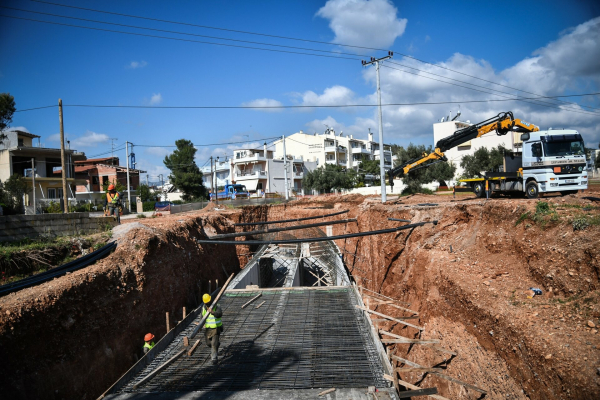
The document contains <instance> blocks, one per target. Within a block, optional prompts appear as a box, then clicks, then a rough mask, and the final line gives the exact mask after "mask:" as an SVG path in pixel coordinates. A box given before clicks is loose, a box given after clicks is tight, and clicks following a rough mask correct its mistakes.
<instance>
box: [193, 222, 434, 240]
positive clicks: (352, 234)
mask: <svg viewBox="0 0 600 400" xmlns="http://www.w3.org/2000/svg"><path fill="white" fill-rule="evenodd" d="M437 223H438V222H437V221H431V222H417V223H415V224H408V225H403V226H400V227H398V228H390V229H380V230H377V231H368V232H358V233H349V234H347V235H338V236H325V237H318V238H303V239H286V240H264V241H263V240H239V241H238V240H206V239H196V242H197V243H198V244H233V245H244V246H247V245H262V244H291V243H309V242H325V241H328V240H338V239H348V238H353V237H360V236H371V235H381V234H384V233H392V232H397V231H402V230H405V229H412V228H416V227H419V226H423V225H425V224H433V225H437Z"/></svg>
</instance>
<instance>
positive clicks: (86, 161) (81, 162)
mask: <svg viewBox="0 0 600 400" xmlns="http://www.w3.org/2000/svg"><path fill="white" fill-rule="evenodd" d="M112 160H117V163H118V162H119V161H118V160H119V157H104V158H88V159H87V160H82V161H75V164H88V163H97V164H100V163H103V162H105V161H112Z"/></svg>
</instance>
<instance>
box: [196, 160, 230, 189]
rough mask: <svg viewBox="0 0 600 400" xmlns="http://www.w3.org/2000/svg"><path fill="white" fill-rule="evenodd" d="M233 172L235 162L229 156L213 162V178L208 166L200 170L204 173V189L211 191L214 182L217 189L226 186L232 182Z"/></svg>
mask: <svg viewBox="0 0 600 400" xmlns="http://www.w3.org/2000/svg"><path fill="white" fill-rule="evenodd" d="M232 170H233V162H232V161H231V156H227V157H225V158H224V159H220V158H219V159H217V160H214V161H213V167H212V176H211V167H210V165H206V166H204V167H202V168H201V169H200V171H201V172H202V183H204V187H206V188H207V189H210V188H211V187H212V184H213V180H214V182H215V183H216V187H217V188H218V187H219V186H225V185H226V184H230V183H231V182H232Z"/></svg>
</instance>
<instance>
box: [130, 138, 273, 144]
mask: <svg viewBox="0 0 600 400" xmlns="http://www.w3.org/2000/svg"><path fill="white" fill-rule="evenodd" d="M274 138H277V137H276V136H273V137H267V138H258V139H253V140H244V141H241V142H227V143H210V144H193V143H192V145H193V146H194V147H212V146H223V145H226V144H240V143H253V142H259V141H262V140H264V141H266V140H269V139H274ZM135 146H137V147H177V146H159V145H149V144H136V145H135Z"/></svg>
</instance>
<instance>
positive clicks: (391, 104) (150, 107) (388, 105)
mask: <svg viewBox="0 0 600 400" xmlns="http://www.w3.org/2000/svg"><path fill="white" fill-rule="evenodd" d="M384 66H385V65H384ZM385 67H386V68H390V69H395V70H398V71H401V72H406V73H409V74H412V75H416V76H421V75H419V74H415V73H412V72H409V71H404V70H401V69H398V68H393V67H389V66H385ZM423 78H427V77H423ZM428 79H433V78H428ZM441 82H443V81H441ZM444 83H448V84H450V85H454V86H460V87H464V88H465V89H471V90H475V91H478V92H481V93H486V94H493V95H495V96H501V95H499V94H494V93H489V92H485V91H483V90H478V89H474V88H469V87H466V86H461V85H456V84H453V83H450V82H444ZM598 95H600V92H594V93H579V94H570V95H561V96H538V97H513V98H508V97H506V96H502V97H505V98H503V99H482V100H456V101H435V102H412V103H384V104H381V105H382V106H387V107H390V106H396V107H398V106H416V105H443V104H468V103H487V102H505V101H526V100H538V99H555V98H562V97H584V96H598ZM537 105H542V104H537ZM46 107H54V106H46ZM46 107H36V108H35V109H39V108H46ZM63 107H85V108H139V109H161V110H168V109H176V110H178V109H199V110H202V109H208V110H211V109H241V110H244V109H247V110H261V109H294V108H300V109H302V108H351V107H377V104H329V105H280V106H144V105H132V106H128V105H109V104H63ZM553 108H559V107H553ZM559 109H560V110H565V109H564V108H559ZM21 111H26V110H21ZM567 111H573V112H580V113H588V114H592V115H597V114H595V113H592V112H588V111H583V110H569V109H567ZM266 139H270V138H266ZM256 140H263V139H260V138H259V139H255V140H250V141H248V142H253V141H256ZM240 143H245V142H240ZM224 144H227V143H224ZM233 144H235V143H233ZM136 146H142V147H144V146H146V147H162V146H147V145H137V144H136ZM171 147H175V146H171Z"/></svg>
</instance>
